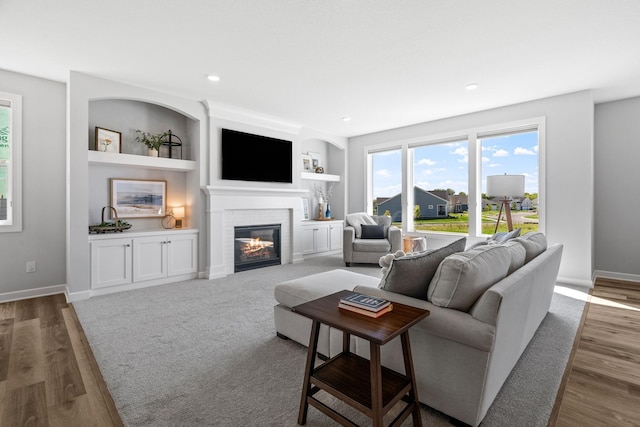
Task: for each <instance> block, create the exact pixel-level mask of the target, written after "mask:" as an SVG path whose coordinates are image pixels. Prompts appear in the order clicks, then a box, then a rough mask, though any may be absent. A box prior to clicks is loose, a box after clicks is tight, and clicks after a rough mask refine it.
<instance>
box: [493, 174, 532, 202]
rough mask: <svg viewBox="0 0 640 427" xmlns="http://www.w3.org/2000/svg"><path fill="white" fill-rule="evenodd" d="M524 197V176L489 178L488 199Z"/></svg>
mask: <svg viewBox="0 0 640 427" xmlns="http://www.w3.org/2000/svg"><path fill="white" fill-rule="evenodd" d="M509 196H512V197H519V196H524V175H506V174H505V175H490V176H487V197H509Z"/></svg>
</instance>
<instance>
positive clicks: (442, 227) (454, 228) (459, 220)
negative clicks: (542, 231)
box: [394, 211, 538, 234]
mask: <svg viewBox="0 0 640 427" xmlns="http://www.w3.org/2000/svg"><path fill="white" fill-rule="evenodd" d="M497 215H498V211H484V212H483V213H482V234H493V232H494V230H495V228H496V222H495V219H492V218H490V217H491V216H497ZM537 217H538V216H537V215H531V216H527V218H534V219H535V218H537ZM394 224H395V225H397V226H398V227H399V228H401V227H402V224H401V223H394ZM414 227H415V231H444V232H448V233H464V234H466V233H468V232H469V215H468V214H466V213H462V214H452V215H451V218H438V219H418V220H415V221H414ZM517 227H519V228H521V229H522V231H521V234H525V233H528V232H529V231H538V224H518V225H517ZM498 231H507V223H506V221H505V220H504V217H503V219H502V220H501V221H500V225H499V226H498Z"/></svg>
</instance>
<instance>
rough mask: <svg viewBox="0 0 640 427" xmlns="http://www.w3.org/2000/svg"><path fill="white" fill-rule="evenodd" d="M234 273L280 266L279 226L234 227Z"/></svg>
mask: <svg viewBox="0 0 640 427" xmlns="http://www.w3.org/2000/svg"><path fill="white" fill-rule="evenodd" d="M234 264H235V268H234V271H235V272H238V271H244V270H251V269H254V268H261V267H267V266H270V265H280V264H281V260H280V224H269V225H251V226H244V227H235V233H234Z"/></svg>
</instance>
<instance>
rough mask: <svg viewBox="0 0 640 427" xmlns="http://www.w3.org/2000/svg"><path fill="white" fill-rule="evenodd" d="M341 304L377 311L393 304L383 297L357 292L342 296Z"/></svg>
mask: <svg viewBox="0 0 640 427" xmlns="http://www.w3.org/2000/svg"><path fill="white" fill-rule="evenodd" d="M340 304H342V305H348V306H351V307H355V308H359V309H362V310H367V311H371V312H374V313H376V312H378V311H380V310H383V309H385V308H387V307H389V306H390V305H391V301H388V300H386V299H382V298H375V297H370V296H369V295H363V294H359V293H357V292H356V293H353V294H350V295H348V296H346V297H343V298H340Z"/></svg>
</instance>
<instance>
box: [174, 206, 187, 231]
mask: <svg viewBox="0 0 640 427" xmlns="http://www.w3.org/2000/svg"><path fill="white" fill-rule="evenodd" d="M173 216H174V217H175V219H176V228H182V218H184V206H178V207H175V208H173Z"/></svg>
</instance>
